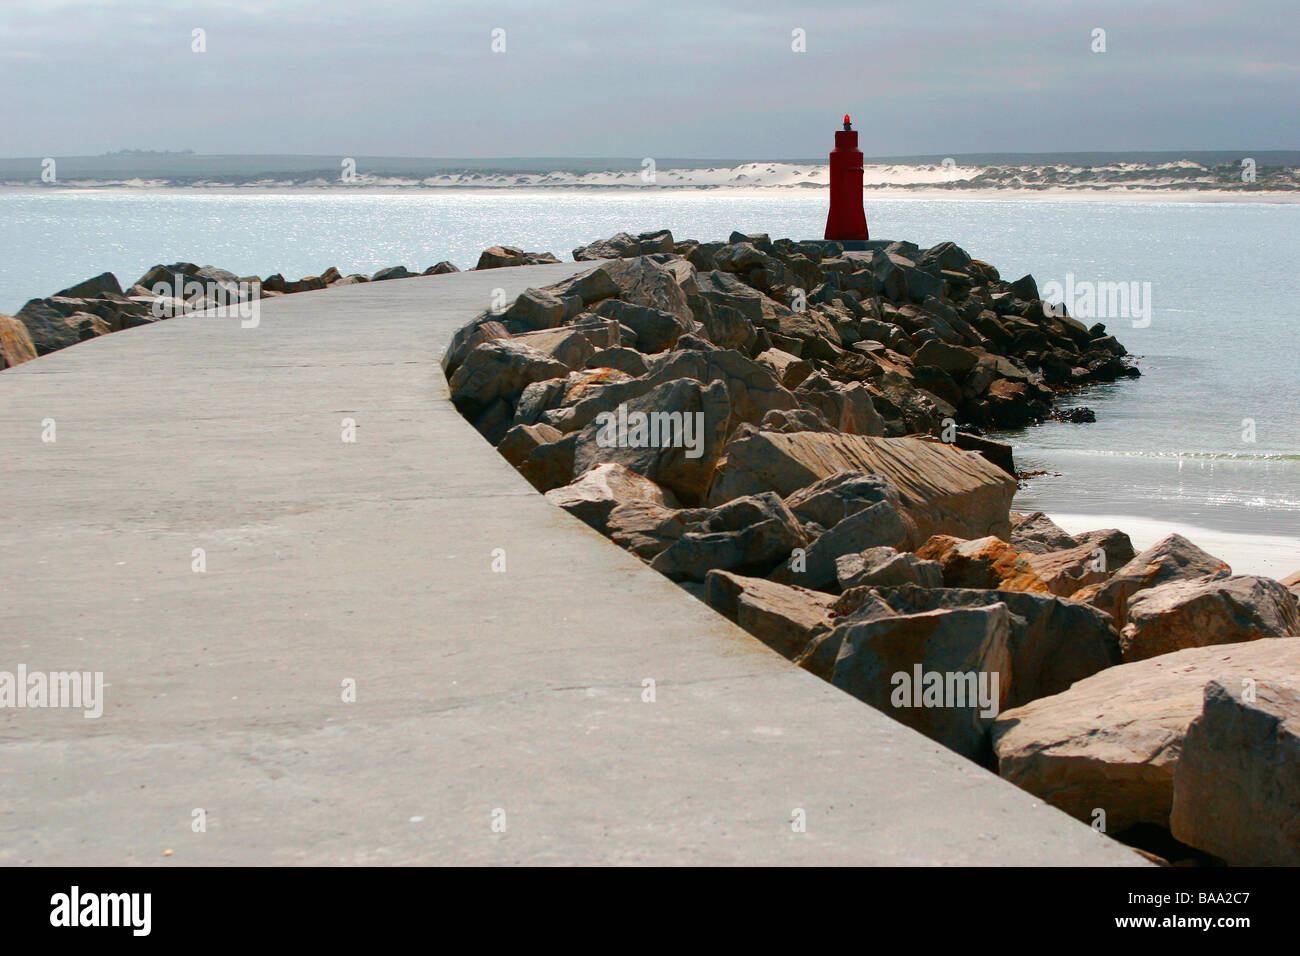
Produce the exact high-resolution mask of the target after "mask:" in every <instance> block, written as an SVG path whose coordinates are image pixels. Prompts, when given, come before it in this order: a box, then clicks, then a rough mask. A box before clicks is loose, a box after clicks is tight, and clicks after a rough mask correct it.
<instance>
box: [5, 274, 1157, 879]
mask: <svg viewBox="0 0 1300 956" xmlns="http://www.w3.org/2000/svg"><path fill="white" fill-rule="evenodd" d="M580 268H583V267H582V266H578V265H575V264H572V263H570V264H564V265H557V266H537V267H531V268H525V269H508V270H495V271H491V272H485V273H473V272H471V273H464V274H459V275H451V276H437V277H430V278H421V279H410V280H398V281H390V282H384V283H379V284H374V285H362V286H353V287H346V288H340V289H334V290H328V291H324V292H315V293H304V294H299V295H293V296H285V297H283V298H277V299H273V300H269V301H267V302H265V303H264V304H263V310H262V317H261V325H260V327H258V328H256V329H244V328H241V327H240V324H239V321H238V320H237V319H224V318H223V319H214V318H205V317H187V318H180V319H174V320H171V321H167V322H160V323H157V324H154V325H152V326H149V327H146V328H140V329H134V330H130V331H126V332H120V333H117V334H114V335H109V336H105V337H103V338H99V339H95V340H93V341H90V342H86V343H83V344H81V345H77V346H75V347H73V348H70V349H67V350H64V351H62V352H58V353H56V354H54V355H50V356H47V357H45V358H41V359H37V360H36V361H34V362H30V363H27V364H25V365H22V366H19V367H18V368H16V369H13V370H10V371H7V372H4V373H3V374H0V447H2V448H3V453H2V456H0V480H2V482H3V488H4V492H3V495H4V498H3V500H4V505H5V507H4V510H3V521H0V582H3V585H2V587H3V592H2V593H0V670H3V671H10V672H16V671H17V668H18V666H19V665H20V664H23V665H26V667H27V668H28V670H29V671H35V670H42V671H64V670H78V671H102V672H103V674H104V680H105V685H106V686H105V698H106V703H105V706H104V713H103V716H102V717H100V718H99V719H86V718H84V717H83V716H82V714H81V712H80V711H72V710H67V709H63V710H56V709H44V710H33V709H23V710H0V863H4V864H120V863H146V864H167V865H177V864H224V863H241V864H275V863H303V864H334V863H372V864H390V863H657V864H667V863H697V864H718V863H764V864H787V863H790V864H810V863H825V864H851V863H858V864H872V863H882V864H883V863H888V864H965V863H994V864H998V863H1001V864H1128V863H1139V862H1141V861H1140V859H1139V858H1138V857H1137V856H1136V855H1134V854H1132V853H1131V852H1129V851H1128V850H1126V849H1124V848H1122V847H1121V846H1119V845H1118V844H1115V843H1113V842H1111V841H1110V840H1108V839H1107V838H1105V837H1102V836H1099V835H1097V834H1096V833H1094V832H1092V831H1091V830H1090V829H1089V828H1087V827H1085V826H1083V825H1081V824H1079V823H1076V822H1074V821H1073V820H1071V819H1069V818H1067V817H1066V816H1064V815H1063V814H1061V813H1059V812H1057V811H1056V810H1053V809H1051V808H1048V807H1045V806H1043V805H1042V804H1041V803H1039V802H1038V801H1037V800H1035V799H1033V798H1032V797H1030V796H1029V795H1027V794H1025V793H1022V792H1020V791H1019V790H1016V789H1015V788H1013V787H1011V786H1010V785H1008V784H1005V783H1003V782H1002V781H1000V780H998V779H997V778H996V777H994V776H992V775H990V774H988V773H986V772H984V771H982V770H980V769H978V768H976V767H974V766H973V765H971V764H968V763H966V762H965V761H963V760H961V759H960V758H958V757H956V756H954V755H953V754H951V753H949V752H948V751H946V750H944V749H942V748H941V747H939V746H937V745H935V744H932V743H930V742H929V741H928V740H926V739H925V738H923V737H921V736H919V735H918V734H916V733H914V732H912V731H911V730H908V729H906V728H904V727H903V726H901V725H899V724H897V723H895V722H893V721H891V720H890V719H888V718H886V717H885V716H883V715H881V714H879V713H877V712H876V711H873V710H872V709H870V708H869V707H867V706H865V705H863V704H861V703H859V702H858V701H856V700H853V699H852V698H850V697H848V696H847V695H845V694H843V693H841V692H840V691H838V690H836V689H834V688H833V687H831V686H829V685H828V684H825V683H823V682H822V681H820V680H818V679H817V678H815V677H812V676H810V675H809V674H806V673H804V672H803V671H801V670H799V669H797V668H795V667H793V666H792V665H790V664H789V663H787V662H786V661H784V660H783V659H781V658H780V657H778V656H777V655H776V654H774V653H772V652H771V651H769V650H767V649H766V648H765V647H764V646H763V645H761V644H760V643H759V642H757V641H755V640H753V639H752V638H750V637H748V636H747V635H746V634H744V633H743V632H742V631H740V630H738V629H737V628H735V627H734V626H732V625H731V624H730V623H728V622H727V621H726V620H724V619H723V618H722V617H720V616H718V615H717V614H715V613H714V612H713V611H711V610H710V609H709V608H707V607H705V606H704V605H703V604H701V603H699V602H697V601H695V600H694V599H692V598H691V597H689V596H688V595H687V594H686V593H685V592H683V591H681V590H680V589H678V588H677V587H676V586H674V585H673V584H671V583H669V582H668V581H667V580H666V579H664V578H662V577H660V576H659V575H658V574H656V573H655V572H653V571H651V570H650V569H649V568H647V567H646V566H644V565H643V564H642V563H641V562H640V561H638V560H637V559H636V558H634V557H632V556H631V555H628V554H626V553H624V552H623V551H622V550H620V549H619V548H617V547H616V546H614V545H613V544H611V543H609V542H607V541H606V540H604V539H603V538H601V537H600V536H599V535H597V534H596V533H595V532H593V531H590V530H589V529H588V528H587V527H586V526H584V525H582V524H581V523H580V522H578V521H576V520H575V519H573V518H571V517H569V516H568V515H567V514H565V513H564V512H562V511H560V510H559V509H556V508H554V507H552V506H551V505H550V504H549V503H547V502H546V501H545V499H543V498H542V497H541V496H540V495H538V494H536V493H535V492H534V491H533V490H532V489H531V488H530V487H529V486H528V484H527V483H525V482H524V480H523V479H522V478H520V477H519V476H518V475H517V474H516V473H515V472H514V471H513V470H512V469H511V468H510V467H508V466H507V465H506V463H505V462H504V461H503V460H502V459H501V458H499V457H498V456H497V454H496V452H495V451H493V450H492V449H491V448H490V447H489V446H488V445H487V444H486V443H485V442H484V441H483V440H482V439H481V438H480V437H479V436H478V434H477V433H476V432H474V431H473V430H472V429H471V428H470V426H469V425H468V424H467V423H465V422H464V421H463V420H462V419H461V418H460V417H459V416H458V415H457V414H456V412H455V410H454V409H453V408H452V406H451V404H450V403H449V402H448V400H447V393H446V383H445V380H444V378H443V376H442V373H441V370H440V369H439V366H438V361H437V360H438V357H439V355H440V352H441V347H442V345H443V344H444V343H445V342H446V341H447V340H448V338H449V337H450V335H451V333H452V331H453V329H454V328H456V327H457V326H459V325H461V324H463V323H464V322H465V321H466V320H467V319H469V318H470V317H471V316H472V315H473V314H474V313H475V312H477V311H479V310H481V309H482V308H484V307H486V305H487V304H488V301H489V297H490V295H491V290H492V289H494V288H496V287H503V288H504V289H505V290H506V291H507V293H508V294H509V295H511V296H513V295H514V294H516V293H518V292H520V291H522V290H523V289H524V288H525V287H526V286H529V285H543V284H546V283H548V282H551V281H554V280H556V279H558V278H560V277H562V276H565V275H568V274H571V273H573V272H575V271H577V270H578V269H580ZM46 419H53V420H54V422H55V428H56V429H57V431H56V438H57V440H56V441H54V442H52V443H51V442H44V441H42V428H43V426H42V422H43V420H46ZM344 419H352V420H355V422H356V441H355V442H352V443H349V442H344V441H343V440H341V436H342V432H343V427H344V426H343V420H344ZM196 548H201V549H203V557H204V559H205V561H206V571H204V572H201V573H199V572H196V571H195V570H193V568H194V565H195V561H196V558H195V552H194V549H196ZM497 549H501V550H500V551H498V550H497ZM502 554H504V560H505V570H504V572H497V571H494V570H493V563H494V557H495V558H499V557H500V556H501V555H502ZM647 680H653V681H654V682H655V695H654V696H655V699H654V701H653V702H646V701H644V700H643V694H644V693H645V692H644V691H643V682H644V681H647ZM349 682H355V688H356V699H355V702H346V701H345V700H344V699H343V698H344V696H345V693H346V687H348V686H352V685H351V684H350V683H349ZM200 810H201V811H202V819H205V820H206V830H205V831H203V832H195V826H194V825H192V820H194V819H196V815H197V814H198V813H199V811H200ZM801 817H806V832H794V829H793V828H792V825H791V821H792V820H793V819H797V818H801ZM502 820H503V821H504V824H505V831H504V832H496V831H494V828H493V824H494V821H497V822H500V821H502ZM167 851H171V854H170V855H167Z"/></svg>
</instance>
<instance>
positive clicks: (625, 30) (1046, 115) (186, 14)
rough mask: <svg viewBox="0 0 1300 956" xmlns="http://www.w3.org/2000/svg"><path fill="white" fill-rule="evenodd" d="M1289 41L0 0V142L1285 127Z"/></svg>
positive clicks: (1228, 34) (1056, 136) (323, 4)
mask: <svg viewBox="0 0 1300 956" xmlns="http://www.w3.org/2000/svg"><path fill="white" fill-rule="evenodd" d="M498 28H499V29H502V30H504V31H505V35H504V42H505V51H504V52H500V53H497V52H493V50H492V43H493V38H492V32H493V30H494V29H498ZM1096 28H1101V29H1104V30H1105V31H1106V33H1105V43H1106V52H1104V53H1095V52H1093V50H1092V47H1093V45H1094V42H1095V41H1094V39H1093V30H1094V29H1096ZM195 29H202V30H203V31H205V34H206V37H205V38H206V46H207V51H206V52H204V53H196V52H192V49H191V47H192V45H193V44H194V40H193V31H194V30H195ZM796 29H799V30H802V31H804V33H805V37H806V41H805V42H806V52H803V53H796V52H794V51H793V50H792V48H791V46H792V43H793V42H794V40H793V38H792V31H794V30H796ZM1297 49H1300V16H1297V0H1239V2H1235V3H1229V2H1197V0H1182V2H1169V3H1165V2H1158V0H1124V2H1111V0H1100V2H1073V0H1026V2H1017V3H1012V2H1000V0H991V2H990V0H942V2H939V0H936V2H926V0H902V2H892V0H891V2H871V0H844V2H841V0H800V2H797V3H766V2H762V0H751V2H745V3H737V2H730V0H653V2H639V0H634V2H616V0H606V2H600V3H591V2H565V0H554V2H549V3H542V2H511V0H490V2H489V0H465V2H462V0H410V2H405V0H398V2H388V0H370V2H359V0H237V2H225V3H204V2H198V3H194V2H179V0H0V77H3V88H4V93H3V98H2V99H0V156H68V155H96V154H99V153H103V152H105V151H110V150H118V149H156V150H181V149H192V150H195V151H196V152H200V153H311V154H339V155H371V156H435V157H436V156H447V157H471V156H474V157H478V156H483V157H493V156H632V157H635V156H660V157H749V158H782V157H805V156H812V155H818V154H820V153H822V152H824V151H825V148H826V146H827V139H828V136H829V132H828V131H829V130H830V129H832V128H833V127H834V126H835V125H836V121H837V119H838V118H839V117H840V116H841V115H842V114H843V113H844V112H846V111H848V112H851V113H853V114H854V117H855V124H856V125H857V126H858V128H860V129H861V130H863V138H862V146H863V149H864V151H865V152H867V153H868V155H876V156H881V155H903V154H930V153H934V154H941V155H947V154H955V153H972V152H1008V151H1024V152H1048V151H1074V150H1094V149H1096V150H1136V149H1189V150H1190V149H1253V150H1261V149H1294V148H1298V147H1300V136H1297V133H1296V117H1297V116H1300V66H1298V65H1297V63H1298V54H1297Z"/></svg>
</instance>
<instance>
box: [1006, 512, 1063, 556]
mask: <svg viewBox="0 0 1300 956" xmlns="http://www.w3.org/2000/svg"><path fill="white" fill-rule="evenodd" d="M1011 543H1012V544H1013V545H1015V548H1016V550H1017V551H1019V552H1020V553H1022V554H1047V553H1048V552H1049V551H1066V550H1068V549H1070V548H1077V547H1078V546H1079V542H1078V541H1077V540H1076V539H1075V538H1074V537H1073V536H1072V535H1069V534H1066V532H1065V531H1064V530H1063V529H1062V528H1061V527H1060V526H1059V525H1057V523H1056V522H1055V521H1053V520H1052V519H1051V518H1049V517H1047V515H1045V514H1043V512H1041V511H1035V512H1033V513H1032V514H1019V513H1017V512H1014V511H1013V512H1012V513H1011Z"/></svg>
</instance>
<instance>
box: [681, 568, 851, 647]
mask: <svg viewBox="0 0 1300 956" xmlns="http://www.w3.org/2000/svg"><path fill="white" fill-rule="evenodd" d="M704 586H705V589H704V600H705V602H706V603H707V604H708V605H709V606H710V607H712V608H713V609H714V610H715V611H717V612H718V613H720V614H724V615H726V616H727V617H729V618H730V619H731V620H733V621H735V622H736V623H737V624H739V625H740V626H741V627H742V628H744V629H745V630H746V631H748V632H749V633H750V634H752V635H754V636H755V637H757V638H758V639H759V640H760V641H762V642H763V643H764V644H766V645H767V646H768V647H770V648H772V649H773V650H774V651H776V652H777V653H779V654H781V655H783V656H785V657H788V658H793V657H794V656H795V655H797V654H798V653H799V652H800V651H801V650H803V648H804V647H805V646H806V645H807V644H808V642H809V641H810V640H811V639H812V638H813V637H814V636H816V635H817V634H819V633H821V632H823V631H826V630H828V629H829V620H828V617H827V615H828V614H829V612H830V608H831V606H832V605H833V604H834V603H835V596H834V595H831V594H822V593H820V592H818V591H810V590H808V589H807V588H801V587H791V586H789V585H785V584H777V583H776V582H774V581H769V580H767V579H766V578H752V577H746V576H744V575H740V574H733V573H731V572H730V571H710V572H709V574H708V576H707V577H706V578H705V579H704Z"/></svg>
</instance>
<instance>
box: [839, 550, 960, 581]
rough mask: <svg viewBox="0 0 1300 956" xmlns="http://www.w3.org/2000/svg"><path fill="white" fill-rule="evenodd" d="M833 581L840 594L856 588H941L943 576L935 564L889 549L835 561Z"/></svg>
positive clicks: (844, 556) (841, 557)
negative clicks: (911, 585) (912, 585)
mask: <svg viewBox="0 0 1300 956" xmlns="http://www.w3.org/2000/svg"><path fill="white" fill-rule="evenodd" d="M835 578H836V581H837V582H838V584H839V588H840V590H841V591H847V590H848V589H849V588H856V587H867V586H870V587H894V586H896V585H900V584H915V585H918V586H919V587H923V588H941V587H943V572H942V571H940V569H939V565H938V563H937V562H935V561H926V560H925V559H924V558H918V557H917V556H916V555H915V554H912V553H910V552H902V553H900V552H899V551H897V550H895V549H894V548H891V547H887V546H884V547H878V548H868V549H867V550H865V551H863V552H861V553H857V554H845V555H841V556H840V557H838V558H836V559H835Z"/></svg>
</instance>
